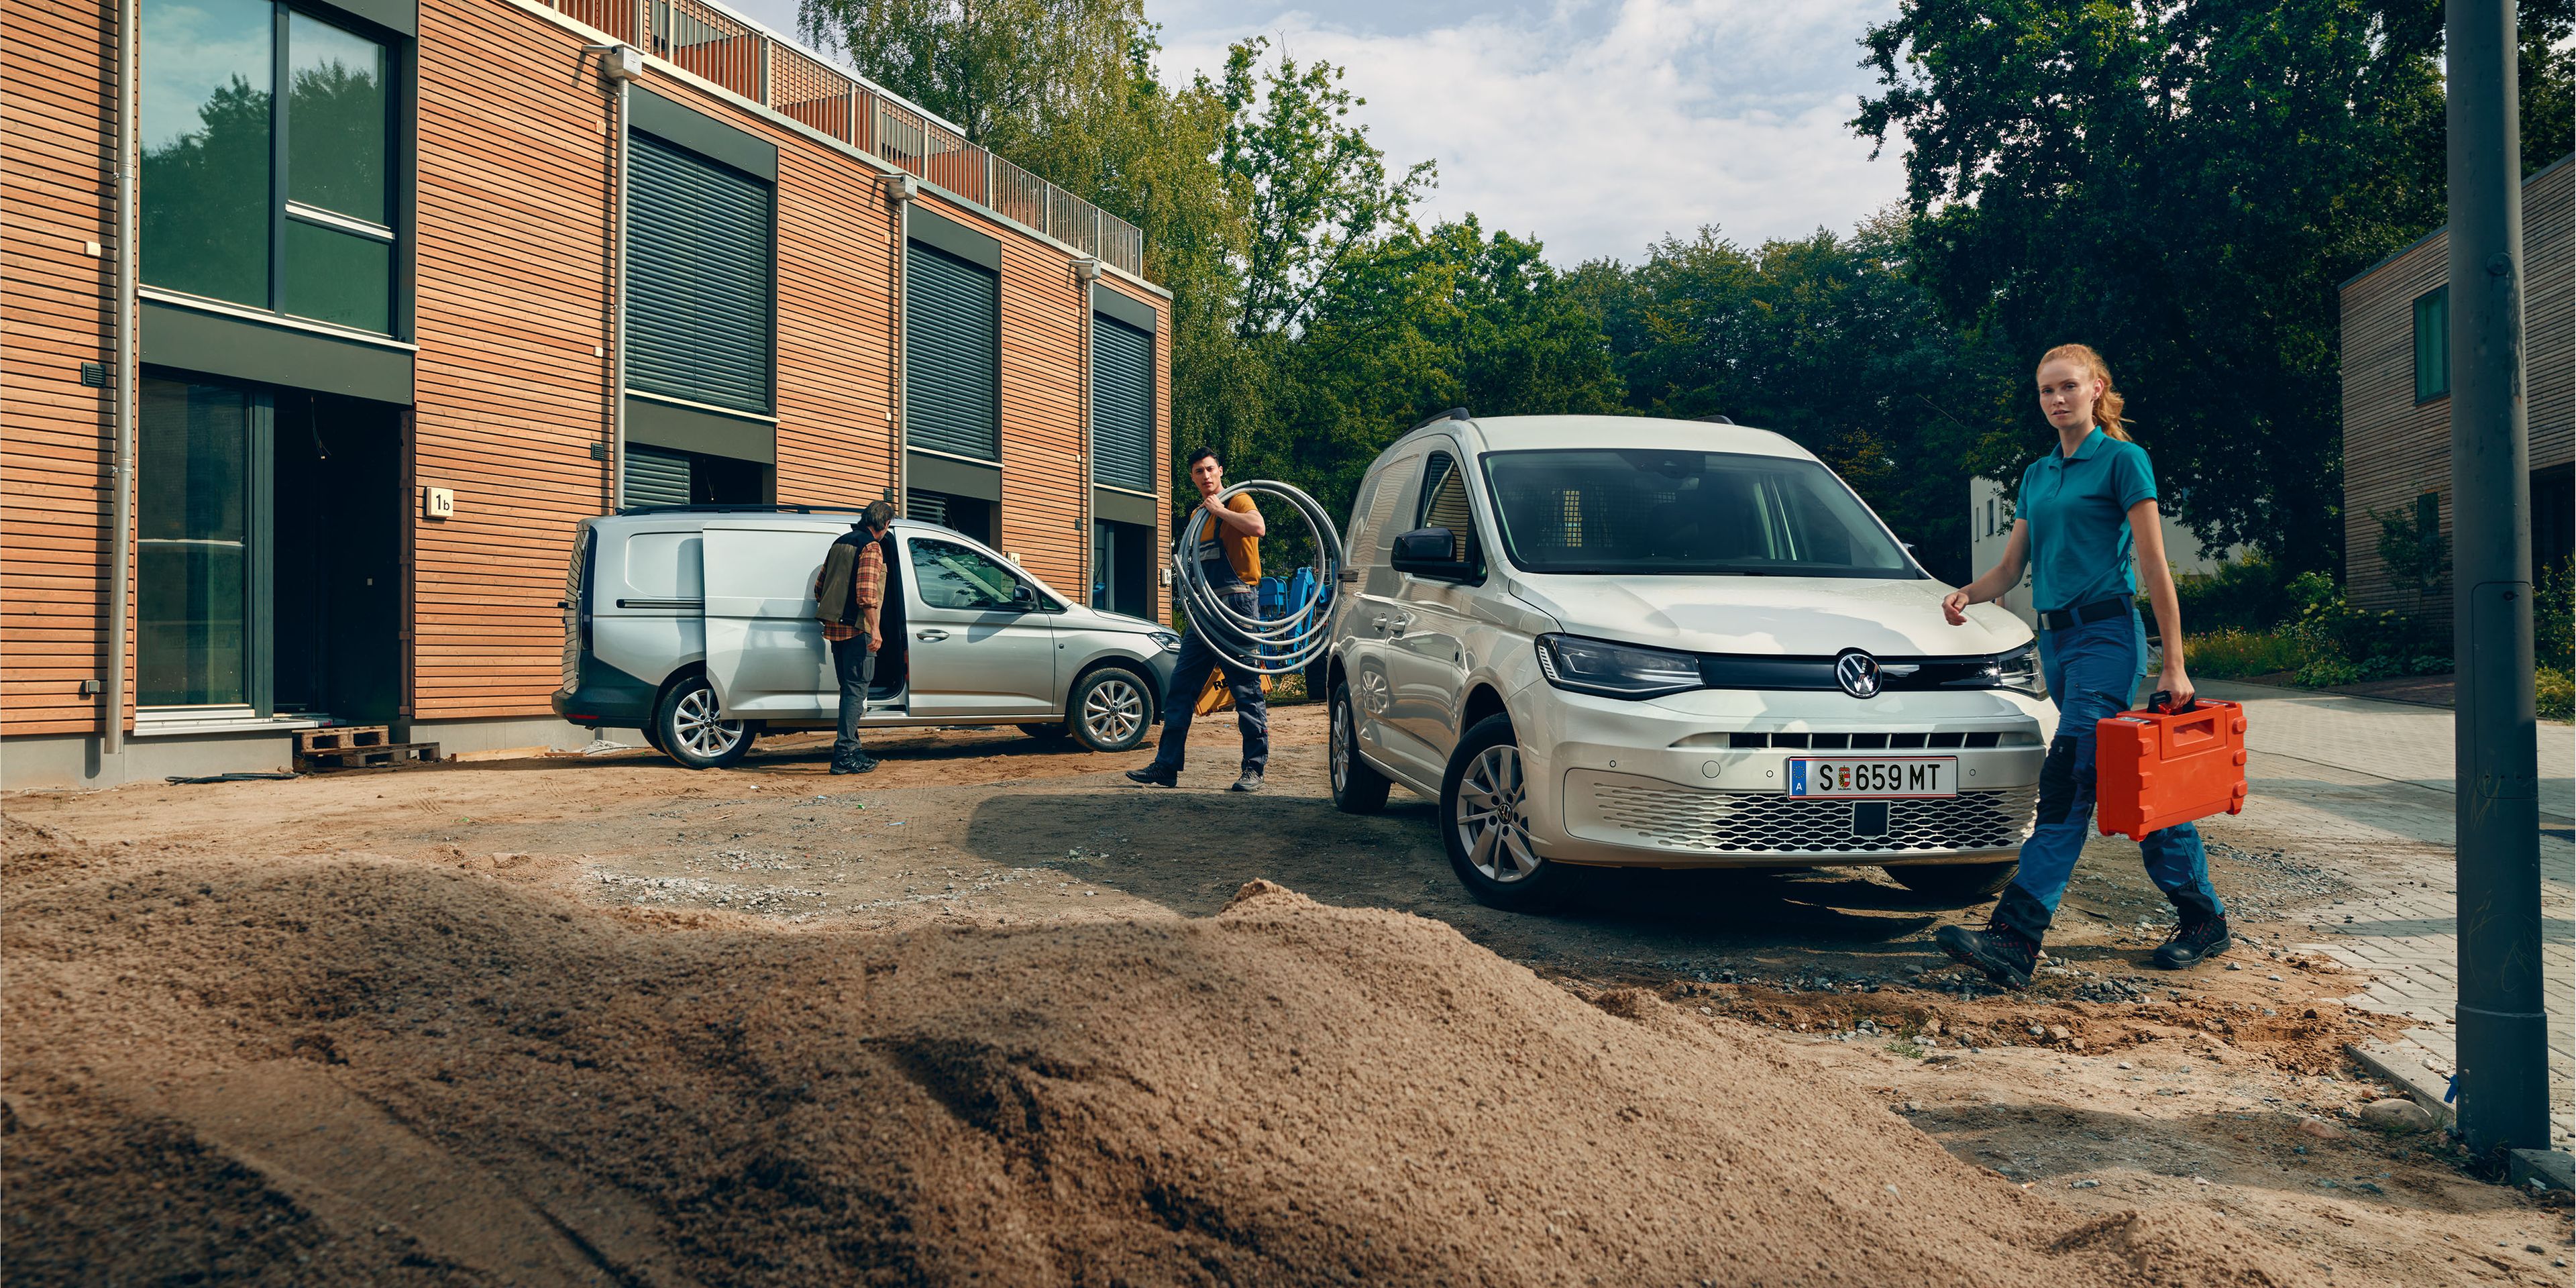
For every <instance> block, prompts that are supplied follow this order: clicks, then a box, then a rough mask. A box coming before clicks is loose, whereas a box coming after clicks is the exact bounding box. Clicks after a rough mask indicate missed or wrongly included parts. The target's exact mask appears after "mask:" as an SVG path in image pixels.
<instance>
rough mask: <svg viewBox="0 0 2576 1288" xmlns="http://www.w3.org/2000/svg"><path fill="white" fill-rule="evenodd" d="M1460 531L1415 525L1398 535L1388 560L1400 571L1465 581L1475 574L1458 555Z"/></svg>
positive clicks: (1419, 575) (1434, 578)
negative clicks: (1392, 553) (1392, 552)
mask: <svg viewBox="0 0 2576 1288" xmlns="http://www.w3.org/2000/svg"><path fill="white" fill-rule="evenodd" d="M1457 554H1458V535H1457V534H1456V533H1454V532H1451V531H1450V530H1449V529H1447V528H1415V529H1414V530H1413V531H1411V532H1405V533H1399V534H1397V536H1396V538H1395V553H1394V555H1393V557H1392V558H1390V559H1388V561H1387V562H1388V563H1390V564H1393V565H1394V567H1395V570H1396V571H1397V572H1404V573H1411V574H1413V575H1414V576H1416V577H1429V578H1431V579H1433V580H1435V581H1465V580H1467V579H1468V578H1469V577H1472V576H1474V575H1475V574H1474V572H1473V570H1471V569H1470V568H1469V567H1468V566H1467V562H1466V561H1465V560H1463V559H1460V558H1458V557H1457Z"/></svg>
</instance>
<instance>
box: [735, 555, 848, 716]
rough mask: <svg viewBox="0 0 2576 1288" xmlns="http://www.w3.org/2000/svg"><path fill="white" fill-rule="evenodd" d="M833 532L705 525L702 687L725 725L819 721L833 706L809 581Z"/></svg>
mask: <svg viewBox="0 0 2576 1288" xmlns="http://www.w3.org/2000/svg"><path fill="white" fill-rule="evenodd" d="M842 531H844V529H841V528H824V527H790V526H762V527H750V526H739V527H726V526H721V525H718V524H713V523H710V524H708V525H707V528H706V537H705V544H704V545H703V547H702V549H703V551H704V554H703V559H704V567H705V569H706V596H707V598H706V631H707V682H708V683H709V684H710V685H713V686H714V688H715V691H716V698H717V699H718V701H720V702H721V703H723V710H724V714H725V716H726V717H727V718H728V719H754V720H757V719H817V718H819V719H829V718H831V716H832V715H833V713H835V712H836V711H838V710H839V709H840V686H839V684H837V683H836V682H835V681H834V680H833V678H832V652H831V649H830V648H829V647H828V646H826V645H825V644H824V642H823V627H822V624H821V623H819V622H817V621H815V620H814V576H815V574H816V573H818V572H820V571H821V570H822V567H823V556H824V554H825V553H826V552H828V551H829V550H830V549H831V548H832V542H833V540H834V539H835V538H837V537H839V536H840V535H841V533H842Z"/></svg>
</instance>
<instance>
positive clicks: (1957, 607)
mask: <svg viewBox="0 0 2576 1288" xmlns="http://www.w3.org/2000/svg"><path fill="white" fill-rule="evenodd" d="M1941 615H1942V616H1943V617H1946V618H1948V619H1950V624H1951V625H1952V626H1965V625H1967V624H1968V592H1966V591H1964V590H1954V591H1951V592H1950V593H1949V594H1947V595H1943V596H1942V597H1941Z"/></svg>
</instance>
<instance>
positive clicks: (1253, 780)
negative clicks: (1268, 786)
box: [1226, 769, 1261, 792]
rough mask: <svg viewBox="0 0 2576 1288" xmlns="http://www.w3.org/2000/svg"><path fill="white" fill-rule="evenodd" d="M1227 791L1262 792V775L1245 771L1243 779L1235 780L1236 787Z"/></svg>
mask: <svg viewBox="0 0 2576 1288" xmlns="http://www.w3.org/2000/svg"><path fill="white" fill-rule="evenodd" d="M1226 790H1227V791H1230V792H1257V791H1260V790H1261V775H1260V774H1258V773H1255V772H1253V771H1252V770H1249V769H1247V770H1245V771H1243V777H1241V778H1238V779H1235V780H1234V786H1232V787H1229V788H1226Z"/></svg>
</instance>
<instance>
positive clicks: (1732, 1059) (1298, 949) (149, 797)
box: [0, 707, 2571, 1286]
mask: <svg viewBox="0 0 2576 1288" xmlns="http://www.w3.org/2000/svg"><path fill="white" fill-rule="evenodd" d="M1320 714H1321V713H1320V711H1319V710H1318V709H1316V708H1313V707H1291V708H1284V709H1281V710H1278V711H1277V712H1276V713H1275V716H1274V738H1275V741H1276V743H1277V750H1276V751H1275V753H1274V762H1273V765H1272V769H1271V774H1270V788H1269V790H1268V791H1267V792H1265V793H1264V794H1262V795H1260V796H1257V797H1251V798H1245V797H1240V796H1231V795H1228V794H1225V793H1223V792H1222V791H1220V790H1218V789H1220V788H1222V786H1223V785H1224V784H1225V783H1226V782H1228V781H1230V780H1231V778H1232V776H1233V774H1232V765H1231V755H1230V752H1231V746H1230V744H1231V738H1230V736H1229V735H1230V733H1231V731H1230V730H1229V729H1226V728H1224V722H1223V721H1222V720H1220V721H1219V722H1216V723H1215V724H1212V725H1211V726H1210V727H1208V728H1206V729H1205V730H1204V731H1203V732H1202V736H1201V738H1200V739H1198V740H1197V741H1198V742H1199V748H1198V750H1199V762H1200V763H1199V764H1198V766H1197V767H1196V768H1194V769H1193V770H1192V771H1191V772H1190V773H1189V774H1188V775H1186V776H1185V777H1184V786H1183V787H1182V789H1180V790H1177V791H1159V790H1147V789H1138V788H1133V787H1130V786H1127V785H1126V784H1125V783H1124V782H1123V781H1121V780H1119V779H1118V777H1117V775H1116V773H1115V771H1117V770H1122V769H1126V768H1130V767H1133V766H1134V765H1136V764H1139V763H1142V760H1143V759H1144V753H1141V752H1140V753H1134V754H1130V755H1126V756H1095V755H1089V754H1084V753H1080V752H1077V751H1073V750H1070V749H1068V748H1067V747H1066V745H1065V744H1061V743H1052V744H1050V743H1042V742H1039V741H1037V740H1033V739H1029V738H1026V737H1023V736H1022V735H1020V734H1018V733H1016V732H1013V731H933V732H923V733H916V734H907V735H900V736H889V737H883V738H879V739H877V740H875V742H874V745H873V748H872V749H873V750H875V751H876V752H877V754H878V755H879V756H880V757H881V758H882V761H883V768H882V769H880V770H879V771H878V772H877V773H875V774H872V775H868V776H865V777H859V778H849V777H843V778H834V777H831V776H829V775H828V774H826V773H825V772H824V763H825V758H826V753H825V748H824V746H823V744H822V741H821V739H820V738H818V737H814V736H806V737H801V738H791V739H780V740H775V741H764V742H763V743H762V744H761V747H760V749H759V750H757V751H756V752H755V753H754V755H753V756H752V757H751V758H750V759H749V760H748V761H746V762H745V763H744V765H743V766H741V767H740V768H738V769H735V770H730V771H721V772H714V773H703V774H702V773H692V772H690V771H686V770H682V769H679V768H677V767H674V766H672V765H670V764H669V763H668V762H667V761H663V760H662V759H660V758H659V757H658V756H655V755H653V754H652V753H650V752H642V751H638V752H628V753H617V754H612V755H607V756H598V757H558V758H549V759H544V760H529V761H505V762H490V763H483V764H475V765H459V766H446V767H439V768H433V769H425V770H418V771H407V772H401V773H383V774H360V775H334V776H324V777H315V778H306V779H301V780H297V781H293V782H274V783H266V782H263V783H233V784H218V785H200V786H136V787H128V788H124V789H120V790H116V791H109V792H98V793H88V794H22V795H18V796H15V797H11V798H8V799H7V800H6V801H5V802H0V807H5V811H6V813H7V814H8V816H9V832H8V836H7V842H8V845H7V848H8V867H7V871H6V883H5V914H6V915H5V922H0V948H4V949H5V950H6V953H5V955H6V960H7V971H6V975H5V978H0V1021H5V1026H6V1027H5V1039H4V1040H5V1052H0V1055H5V1065H0V1181H5V1185H6V1193H7V1199H8V1202H7V1204H6V1208H7V1215H6V1217H5V1218H0V1219H5V1221H6V1227H5V1230H6V1252H5V1256H6V1259H7V1262H8V1277H9V1278H10V1279H11V1280H12V1281H13V1282H18V1281H23V1282H28V1283H88V1282H191V1281H202V1282H213V1281H216V1280H222V1279H240V1280H245V1281H253V1282H277V1283H341V1282H347V1283H358V1282H370V1281H373V1282H387V1283H410V1282H419V1283H583V1282H604V1283H629V1284H644V1283H652V1284H660V1283H673V1284H677V1283H804V1282H815V1281H816V1280H818V1279H835V1280H845V1279H863V1280H867V1281H871V1282H898V1283H900V1282H926V1283H975V1282H994V1283H1014V1284H1015V1283H1022V1282H1031V1283H1050V1282H1054V1283H1080V1284H1110V1283H1122V1282H1123V1283H1130V1284H1135V1285H1140V1286H1141V1285H1145V1284H1160V1283H1270V1282H1279V1283H1292V1282H1293V1283H1308V1282H1313V1283H1331V1282H1361V1281H1368V1282H1408V1283H1451V1282H1459V1283H1495V1284H1504V1283H1513V1284H1517V1283H1556V1282H1565V1283H1581V1282H1599V1283H1679V1284H1691V1283H1702V1282H1707V1283H1752V1282H1767V1283H1790V1282H1843V1283H1877V1282H1895V1281H1899V1280H1910V1281H1918V1282H1933V1283H1999V1284H2000V1283H2039V1282H2043V1281H2048V1282H2079V1283H2091V1282H2102V1283H2123V1282H2138V1283H2144V1282H2150V1281H2154V1282H2172V1283H2192V1284H2197V1283H2249V1284H2250V1283H2273V1284H2280V1283H2300V1282H2333V1283H2388V1284H2408V1285H2415V1284H2452V1283H2460V1284H2466V1283H2499V1282H2502V1283H2556V1284H2564V1283H2566V1282H2568V1281H2569V1278H2570V1274H2571V1272H2570V1270H2568V1269H2567V1268H2566V1262H2567V1261H2568V1260H2570V1259H2571V1247H2570V1237H2571V1235H2570V1225H2569V1221H2568V1215H2567V1209H2566V1207H2565V1206H2564V1204H2563V1202H2561V1203H2559V1204H2558V1205H2555V1206H2552V1205H2548V1204H2544V1203H2542V1202H2540V1201H2538V1200H2535V1199H2534V1198H2532V1197H2530V1196H2527V1195H2523V1194H2518V1193H2515V1192H2513V1191H2510V1190H2508V1189H2505V1188H2504V1187H2502V1186H2499V1185H2494V1184H2490V1183H2488V1182H2486V1181H2483V1180H2481V1179H2479V1178H2478V1174H2477V1173H2476V1170H2475V1169H2474V1168H2472V1167H2470V1166H2468V1160H2464V1159H2462V1158H2460V1157H2459V1156H2458V1155H2457V1153H2456V1151H2454V1150H2453V1149H2452V1148H2451V1147H2449V1146H2448V1145H2446V1144H2445V1143H2444V1142H2443V1141H2442V1139H2441V1138H2440V1137H2439V1136H2438V1135H2437V1134H2434V1133H2429V1132H2418V1133H2413V1134H2404V1133H2400V1134H2393V1135H2392V1134H2385V1133H2382V1132H2380V1131H2378V1130H2374V1129H2372V1128H2370V1127H2366V1126H2364V1125H2362V1124H2361V1122H2360V1121H2359V1120H2358V1119H2357V1117H2356V1115H2357V1113H2358V1110H2359V1108H2360V1106H2361V1105H2363V1104H2365V1103H2368V1102H2369V1101H2371V1100H2374V1099H2378V1098H2381V1097H2382V1096H2384V1095H2386V1094H2389V1093H2388V1092H2387V1091H2385V1090H2384V1089H2382V1088H2378V1087H2375V1086H2373V1085H2371V1084H2370V1083H2369V1082H2368V1081H2367V1080H2366V1079H2364V1078H2363V1077H2362V1075H2361V1074H2360V1072H2359V1071H2358V1070H2357V1068H2355V1067H2354V1066H2353V1065H2351V1064H2350V1063H2349V1062H2348V1061H2347V1060H2346V1059H2345V1058H2344V1056H2343V1055H2342V1048H2343V1045H2344V1044H2345V1043H2346V1042H2349V1041H2352V1040H2355V1039H2356V1038H2359V1037H2361V1036H2364V1035H2366V1034H2368V1033H2370V1032H2372V1031H2373V1026H2374V1024H2375V1023H2377V1021H2376V1020H2375V1019H2374V1017H2372V1016H2369V1015H2367V1014H2364V1013H2361V1012H2358V1011H2354V1010H2351V1009H2348V1008H2346V1007H2344V1006H2342V1005H2341V1004H2340V1002H2339V1001H2337V1000H2336V999H2338V998H2341V997H2344V996H2348V995H2350V994H2352V993H2354V992H2356V991H2358V989H2359V988H2360V987H2361V983H2362V981H2360V980H2358V979H2356V978H2354V977H2352V976H2350V975H2347V974H2344V973H2341V972H2338V971H2337V970H2336V969H2334V968H2333V967H2332V966H2331V965H2330V964H2328V963H2326V962H2324V961H2323V960H2321V959H2312V958H2309V957H2307V956H2305V955H2303V954H2301V953H2299V952H2297V951H2296V950H2295V949H2293V948H2291V947H2289V946H2288V945H2289V944H2291V943H2293V942H2295V941H2296V940H2297V938H2299V937H2300V929H2299V926H2300V919H2304V918H2308V917H2312V916H2315V915H2317V911H2318V909H2320V908H2324V907H2330V906H2331V903H2332V900H2333V899H2334V898H2336V897H2337V893H2338V891H2339V890H2341V888H2342V887H2341V886H2340V884H2339V882H2338V881H2337V880H2336V878H2335V877H2334V875H2333V874H2332V872H2330V871H2327V870H2324V869H2323V868H2321V867H2318V866H2316V865H2313V864H2309V863H2305V862H2303V861H2302V860H2301V859H2300V857H2299V856H2298V853H2297V851H2296V848H2295V846H2294V845H2293V844H2291V843H2290V842H2289V841H2288V839H2287V838H2279V837H2270V836H2265V835H2262V834H2260V833H2259V832H2256V831H2254V830H2252V829H2250V828H2247V827H2245V826H2242V825H2241V824H2240V823H2239V822H2238V821H2237V820H2228V819H2222V820H2218V821H2216V822H2215V823H2213V824H2212V825H2211V826H2210V827H2209V833H2210V836H2211V838H2212V841H2213V847H2212V856H2213V872H2214V878H2215V880H2216V881H2217V883H2218V885H2219V888H2220V890H2221V892H2222V894H2223V895H2224V896H2225V897H2226V898H2227V899H2228V900H2229V901H2230V903H2231V906H2232V907H2233V908H2234V909H2235V913H2236V921H2237V925H2238V928H2239V946H2238V948H2237V949H2236V950H2235V952H2234V953H2233V954H2232V955H2231V958H2232V960H2231V962H2230V963H2229V967H2232V968H2223V967H2211V968H2208V969H2205V970H2202V971H2197V972H2192V973H2189V974H2186V975H2179V976H2177V975H2168V974H2165V973H2162V972H2157V971H2154V970H2153V969H2152V968H2150V967H2148V966H2147V964H2146V955H2147V952H2148V950H2149V949H2150V948H2152V946H2153V945H2154V944H2155V943H2156V942H2157V941H2158V940H2159V939H2160V938H2161V936H2162V929H2163V925H2164V921H2163V919H2162V918H2163V915H2164V904H2163V901H2162V899H2161V897H2160V896H2158V895H2157V894H2156V893H2155V892H2154V890H2153V889H2152V888H2151V887H2149V886H2148V885H2147V884H2146V882H2145V880H2144V877H2143V874H2142V873H2140V872H2139V870H2138V866H2137V863H2136V861H2135V858H2134V849H2133V848H2130V847H2125V846H2124V845H2121V844H2119V843H2117V842H2116V841H2114V842H2105V843H2103V844H2102V845H2101V846H2100V847H2099V849H2098V850H2097V851H2096V852H2093V853H2088V855H2087V858H2086V861H2085V863H2084V864H2083V865H2082V867H2081V868H2080V869H2079V876H2078V880H2077V882H2076V885H2075V888H2074V889H2073V890H2072V891H2070V893H2069V896H2068V899H2067V901H2066V905H2065V908H2064V910H2063V911H2062V913H2061V916H2060V921H2059V927H2058V933H2056V934H2055V935H2053V936H2052V942H2051V945H2050V950H2051V965H2050V967H2049V968H2048V969H2047V970H2045V971H2044V972H2043V974H2042V976H2041V977H2040V979H2039V980H2038V982H2037V983H2036V985H2035V986H2034V987H2033V988H2032V989H2031V990H2030V991H2028V992H2026V993H2022V994H2015V995H2002V996H1998V995H1997V994H1995V993H1994V992H1993V991H1992V990H1991V989H1986V988H1982V987H1978V986H1976V985H1974V984H1972V983H1971V982H1970V981H1968V980H1966V979H1963V978H1962V977H1961V976H1960V975H1959V973H1958V972H1957V971H1956V970H1955V969H1954V968H1952V967H1951V966H1950V964H1949V963H1948V961H1947V960H1946V959H1945V958H1943V957H1941V956H1940V955H1939V954H1938V953H1937V952H1936V951H1935V950H1933V949H1932V947H1931V945H1930V942H1929V932H1930V930H1931V929H1932V928H1933V927H1934V926H1935V925H1937V924H1939V923H1940V922H1941V921H1943V920H1947V919H1950V918H1953V917H1958V916H1962V915H1970V914H1971V913H1972V912H1973V910H1961V909H1955V908H1950V907H1946V906H1943V904H1942V903H1941V902H1940V901H1937V900H1926V899H1924V898H1923V897H1921V896H1917V895H1914V894H1911V893H1909V892H1907V891H1904V890H1903V889H1901V888H1899V887H1897V886H1895V885H1894V884H1892V883H1891V882H1889V881H1887V880H1886V879H1885V878H1884V877H1883V875H1881V874H1879V873H1878V872H1877V871H1876V870H1874V869H1854V870H1847V871H1839V872H1819V873H1805V874H1790V875H1768V876H1765V875H1732V874H1722V873H1656V872H1624V873H1605V874H1600V878H1599V879H1598V880H1596V881H1593V882H1591V883H1590V888H1589V890H1588V893H1587V896H1586V897H1585V898H1584V899H1583V900H1582V901H1581V903H1580V904H1579V905H1578V906H1577V907H1576V908H1574V909H1573V910H1571V911H1569V912H1567V913H1564V914H1562V915H1559V916H1555V917H1547V918H1531V917H1518V916H1513V915H1509V914H1503V913H1498V912H1494V911H1492V910H1489V909H1485V908H1483V907H1481V906H1479V905H1476V904H1474V903H1473V902H1471V901H1469V900H1468V899H1467V898H1466V897H1465V895H1464V892H1463V891H1462V890H1461V889H1460V888H1459V887H1458V885H1457V883H1456V881H1455V879H1454V878H1453V877H1452V876H1451V875H1450V873H1449V870H1448V865H1447V862H1446V860H1445V858H1444V857H1443V856H1442V854H1441V851H1440V846H1439V841H1438V838H1437V836H1436V834H1435V833H1434V831H1433V828H1432V825H1431V818H1430V813H1431V811H1430V808H1429V806H1428V804H1427V803H1426V802H1421V801H1418V800H1415V799H1413V798H1411V797H1408V796H1406V795H1405V794H1404V793H1402V792H1400V791H1399V792H1398V793H1396V795H1395V797H1394V799H1393V800H1392V801H1391V802H1390V804H1389V808H1388V809H1387V810H1386V812H1385V813H1383V814H1382V815H1379V816H1375V817H1368V818H1355V817H1351V816H1347V815H1342V814H1339V813H1337V812H1335V811H1334V810H1333V809H1332V808H1331V805H1330V803H1329V801H1328V800H1326V799H1325V791H1324V784H1323V778H1322V755H1321V750H1322V749H1321V746H1320V742H1321V736H1322V721H1321V719H1320ZM1211 753H1213V755H1211ZM1253 880H1265V881H1267V882H1271V883H1276V886H1277V887H1284V889H1277V888H1273V887H1270V886H1262V887H1256V888H1255V890H1254V891H1253V893H1252V894H1251V895H1250V896H1249V897H1244V896H1242V895H1241V893H1240V892H1242V891H1243V889H1244V887H1245V883H1246V882H1247V881H1253ZM1288 891H1295V892H1296V893H1295V894H1293V895H1292V894H1290V893H1287V892H1288ZM1408 914H1409V915H1408ZM1488 950H1489V951H1488ZM190 1274H195V1275H197V1276H199V1278H198V1279H196V1280H191V1279H189V1278H188V1276H189V1275H190Z"/></svg>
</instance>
